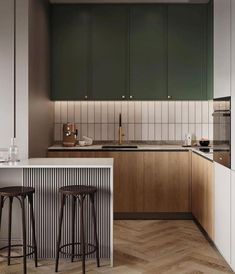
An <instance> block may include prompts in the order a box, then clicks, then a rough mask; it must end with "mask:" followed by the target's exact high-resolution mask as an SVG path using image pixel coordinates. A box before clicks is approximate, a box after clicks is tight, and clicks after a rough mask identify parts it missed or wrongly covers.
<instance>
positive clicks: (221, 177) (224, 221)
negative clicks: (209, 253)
mask: <svg viewBox="0 0 235 274" xmlns="http://www.w3.org/2000/svg"><path fill="white" fill-rule="evenodd" d="M214 170H215V245H216V246H217V248H218V250H219V251H220V253H221V254H222V255H223V257H224V258H225V260H226V261H227V262H228V263H229V264H230V262H231V197H230V195H231V183H230V176H231V175H230V169H229V168H226V167H224V166H222V165H220V164H217V163H214Z"/></svg>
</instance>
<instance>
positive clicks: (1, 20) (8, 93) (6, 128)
mask: <svg viewBox="0 0 235 274" xmlns="http://www.w3.org/2000/svg"><path fill="white" fill-rule="evenodd" d="M13 7H14V2H13V0H7V1H0V37H1V39H0V98H1V100H0V129H1V136H0V148H8V147H9V145H10V139H11V137H13V99H14V96H13V95H14V92H13V88H14V86H13V85H14V82H13V64H14V63H13V62H14V58H13V52H14V20H13V19H14V9H13Z"/></svg>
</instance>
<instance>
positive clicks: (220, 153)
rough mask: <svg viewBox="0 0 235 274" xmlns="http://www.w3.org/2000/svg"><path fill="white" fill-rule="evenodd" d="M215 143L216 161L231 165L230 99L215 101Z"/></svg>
mask: <svg viewBox="0 0 235 274" xmlns="http://www.w3.org/2000/svg"><path fill="white" fill-rule="evenodd" d="M213 134H214V138H213V143H214V153H213V159H214V161H215V162H217V163H219V164H221V165H224V166H226V167H228V168H230V166H231V149H230V141H231V110H230V100H222V101H218V100H216V101H214V113H213Z"/></svg>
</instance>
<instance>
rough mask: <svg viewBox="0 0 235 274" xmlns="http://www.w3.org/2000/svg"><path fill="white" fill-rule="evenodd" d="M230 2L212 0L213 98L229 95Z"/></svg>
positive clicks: (229, 0)
mask: <svg viewBox="0 0 235 274" xmlns="http://www.w3.org/2000/svg"><path fill="white" fill-rule="evenodd" d="M230 15H231V0H223V1H221V0H214V98H220V97H226V96H230V95H231V86H230V82H231V81H230V67H231V21H230V18H231V17H230Z"/></svg>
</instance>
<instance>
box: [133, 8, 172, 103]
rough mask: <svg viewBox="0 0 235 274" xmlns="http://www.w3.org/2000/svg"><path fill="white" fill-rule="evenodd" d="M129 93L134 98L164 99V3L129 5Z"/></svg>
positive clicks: (165, 75)
mask: <svg viewBox="0 0 235 274" xmlns="http://www.w3.org/2000/svg"><path fill="white" fill-rule="evenodd" d="M130 96H131V98H132V99H134V100H135V99H136V100H156V99H159V100H161V99H166V98H167V6H166V5H134V6H131V9H130Z"/></svg>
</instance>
